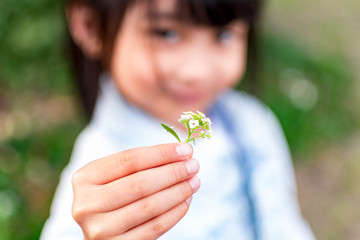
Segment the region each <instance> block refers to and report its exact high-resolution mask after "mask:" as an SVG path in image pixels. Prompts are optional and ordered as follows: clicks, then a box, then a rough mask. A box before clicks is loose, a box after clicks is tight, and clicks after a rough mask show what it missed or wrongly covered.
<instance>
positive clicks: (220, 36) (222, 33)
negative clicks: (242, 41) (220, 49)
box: [217, 29, 235, 43]
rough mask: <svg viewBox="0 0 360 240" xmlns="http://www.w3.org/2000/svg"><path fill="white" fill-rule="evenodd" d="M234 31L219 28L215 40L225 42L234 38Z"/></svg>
mask: <svg viewBox="0 0 360 240" xmlns="http://www.w3.org/2000/svg"><path fill="white" fill-rule="evenodd" d="M234 37H235V36H234V33H233V31H231V30H230V29H221V30H219V31H218V33H217V41H218V42H220V43H226V42H228V41H230V40H232V39H233V38H234Z"/></svg>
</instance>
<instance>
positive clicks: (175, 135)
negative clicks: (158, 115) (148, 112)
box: [161, 123, 181, 142]
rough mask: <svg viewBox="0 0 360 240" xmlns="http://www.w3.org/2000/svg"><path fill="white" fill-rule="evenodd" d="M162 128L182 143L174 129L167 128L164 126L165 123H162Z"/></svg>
mask: <svg viewBox="0 0 360 240" xmlns="http://www.w3.org/2000/svg"><path fill="white" fill-rule="evenodd" d="M161 126H162V127H163V128H165V130H166V131H168V132H169V133H171V134H172V135H173V136H174V137H175V138H176V139H177V140H178V141H179V142H181V141H180V138H179V137H178V135H177V134H176V132H175V131H174V130H173V129H172V128H170V127H168V126H166V125H165V124H163V123H161Z"/></svg>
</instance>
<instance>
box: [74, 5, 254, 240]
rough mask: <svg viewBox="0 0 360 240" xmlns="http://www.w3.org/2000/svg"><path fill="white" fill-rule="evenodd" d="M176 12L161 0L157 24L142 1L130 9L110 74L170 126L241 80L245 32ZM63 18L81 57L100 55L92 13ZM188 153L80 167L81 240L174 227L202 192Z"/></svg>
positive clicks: (125, 157)
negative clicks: (197, 22)
mask: <svg viewBox="0 0 360 240" xmlns="http://www.w3.org/2000/svg"><path fill="white" fill-rule="evenodd" d="M174 7H175V1H174V0H158V1H157V2H156V7H155V9H156V14H157V15H158V16H159V18H157V19H156V21H155V24H154V25H150V24H149V21H148V20H147V19H146V8H145V6H144V5H143V4H141V3H138V4H135V6H134V7H132V8H131V9H129V10H128V12H127V14H126V16H125V19H124V22H123V26H122V28H121V30H120V31H119V32H118V34H117V36H116V39H115V47H114V51H113V55H112V57H111V61H110V66H109V72H110V74H111V75H112V77H113V79H114V81H115V83H116V86H117V88H118V90H119V91H120V92H121V93H122V94H123V96H124V97H125V98H126V99H127V101H129V102H130V103H132V104H134V105H136V106H137V107H139V108H140V109H142V110H144V111H146V112H148V113H149V114H151V115H153V116H155V117H157V118H159V119H161V120H162V121H164V122H166V123H168V124H170V125H171V124H172V125H174V126H175V125H177V124H178V122H177V119H178V117H179V116H180V114H181V113H182V112H183V111H196V110H200V111H202V112H206V111H207V110H208V108H209V106H210V105H211V103H212V102H213V101H214V100H215V98H216V97H217V95H218V94H219V93H221V92H222V91H223V90H225V89H228V88H229V87H232V86H233V85H234V84H236V82H237V81H238V79H239V78H240V77H241V76H242V75H243V72H244V69H245V58H246V48H247V42H246V39H247V31H248V29H247V26H246V24H244V23H243V22H241V21H235V22H232V23H230V24H229V25H228V26H225V27H224V28H220V29H215V28H210V27H206V26H199V25H193V24H189V23H184V22H181V21H179V20H177V19H176V18H175V17H174ZM67 18H68V22H69V29H70V33H71V35H72V37H73V39H74V41H75V42H76V43H77V44H78V46H79V47H80V48H81V49H82V50H83V52H84V54H86V55H87V56H88V57H91V58H95V59H96V58H101V56H102V53H101V50H102V45H101V42H100V41H99V40H98V38H97V34H96V28H97V24H96V21H94V18H96V16H95V15H94V14H93V11H92V10H91V8H89V7H87V6H85V5H82V4H73V5H71V6H68V7H67ZM192 154H193V149H192V147H191V145H189V144H186V143H175V144H165V145H159V146H153V147H146V148H136V149H131V150H126V151H123V152H119V153H116V154H114V155H111V156H107V157H104V158H102V159H97V160H94V161H92V162H90V163H89V164H87V165H86V166H84V167H83V168H81V169H79V170H78V171H77V172H76V173H75V174H74V175H73V179H72V184H73V192H74V200H73V209H72V213H73V217H74V219H75V220H76V222H77V223H78V224H79V226H80V227H81V229H82V230H83V233H84V237H85V239H89V240H90V239H147V240H149V239H157V238H159V237H160V236H161V235H163V234H164V233H165V232H167V231H168V230H169V229H171V228H172V227H173V226H174V225H176V223H177V222H178V221H180V220H181V218H182V217H183V216H184V215H185V214H186V212H187V211H188V209H189V204H190V202H191V197H192V195H193V194H194V193H195V192H196V191H197V190H198V188H199V187H200V181H199V179H198V178H197V177H196V174H197V173H198V171H199V164H198V162H197V161H196V160H194V159H192ZM99 196H101V197H99Z"/></svg>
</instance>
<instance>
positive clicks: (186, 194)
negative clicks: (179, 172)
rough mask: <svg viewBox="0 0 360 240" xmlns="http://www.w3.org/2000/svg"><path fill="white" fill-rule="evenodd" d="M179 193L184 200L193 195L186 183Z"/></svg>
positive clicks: (182, 185)
mask: <svg viewBox="0 0 360 240" xmlns="http://www.w3.org/2000/svg"><path fill="white" fill-rule="evenodd" d="M179 191H180V195H181V196H182V198H183V199H187V198H188V197H189V196H190V195H191V194H192V188H191V187H190V186H189V184H186V183H185V184H181V186H180V190H179Z"/></svg>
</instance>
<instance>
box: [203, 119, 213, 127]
mask: <svg viewBox="0 0 360 240" xmlns="http://www.w3.org/2000/svg"><path fill="white" fill-rule="evenodd" d="M202 121H203V123H205V124H206V125H209V126H210V125H211V123H212V122H211V120H210V118H204V119H203V120H202Z"/></svg>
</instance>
